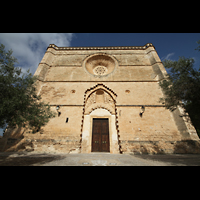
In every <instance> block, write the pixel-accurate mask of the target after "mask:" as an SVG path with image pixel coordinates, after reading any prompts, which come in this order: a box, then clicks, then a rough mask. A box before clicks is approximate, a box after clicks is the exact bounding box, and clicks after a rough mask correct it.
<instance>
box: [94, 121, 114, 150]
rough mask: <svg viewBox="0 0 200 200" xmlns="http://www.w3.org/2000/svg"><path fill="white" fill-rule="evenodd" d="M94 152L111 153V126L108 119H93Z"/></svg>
mask: <svg viewBox="0 0 200 200" xmlns="http://www.w3.org/2000/svg"><path fill="white" fill-rule="evenodd" d="M92 152H110V143H109V125H108V119H107V118H106V119H104V118H94V119H93V127H92Z"/></svg>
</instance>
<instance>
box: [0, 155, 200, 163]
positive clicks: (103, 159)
mask: <svg viewBox="0 0 200 200" xmlns="http://www.w3.org/2000/svg"><path fill="white" fill-rule="evenodd" d="M188 165H189V166H190V165H192V166H199V165H200V154H172V155H133V154H109V153H90V154H56V153H55V154H50V153H49V154H48V153H36V152H25V153H18V152H9V153H8V152H3V153H0V166H188Z"/></svg>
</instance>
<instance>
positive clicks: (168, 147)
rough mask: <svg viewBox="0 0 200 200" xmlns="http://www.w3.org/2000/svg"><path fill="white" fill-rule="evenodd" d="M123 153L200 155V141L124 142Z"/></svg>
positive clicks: (122, 144)
mask: <svg viewBox="0 0 200 200" xmlns="http://www.w3.org/2000/svg"><path fill="white" fill-rule="evenodd" d="M120 145H121V147H122V151H123V153H134V154H173V153H175V154H176V153H177V154H179V153H180V154H181V153H182V154H187V153H191V154H198V153H200V140H181V141H132V140H122V141H121V144H120Z"/></svg>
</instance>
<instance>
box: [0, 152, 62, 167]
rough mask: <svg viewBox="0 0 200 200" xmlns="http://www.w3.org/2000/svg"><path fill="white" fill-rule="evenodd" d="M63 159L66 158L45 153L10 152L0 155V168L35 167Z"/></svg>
mask: <svg viewBox="0 0 200 200" xmlns="http://www.w3.org/2000/svg"><path fill="white" fill-rule="evenodd" d="M63 158H65V156H62V155H54V154H45V153H43V154H31V155H27V154H25V153H22V154H18V153H16V152H9V153H3V154H0V166H31V165H33V166H34V165H38V164H45V163H48V162H52V161H55V160H61V159H63Z"/></svg>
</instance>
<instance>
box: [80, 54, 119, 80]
mask: <svg viewBox="0 0 200 200" xmlns="http://www.w3.org/2000/svg"><path fill="white" fill-rule="evenodd" d="M116 65H117V61H116V60H115V59H114V58H113V57H112V56H109V55H105V54H96V55H91V56H89V57H87V58H86V59H85V60H84V62H83V67H84V68H85V69H86V71H87V72H89V73H90V74H92V75H95V76H97V77H101V76H106V75H108V74H110V73H111V72H113V71H114V69H115V67H116Z"/></svg>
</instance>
